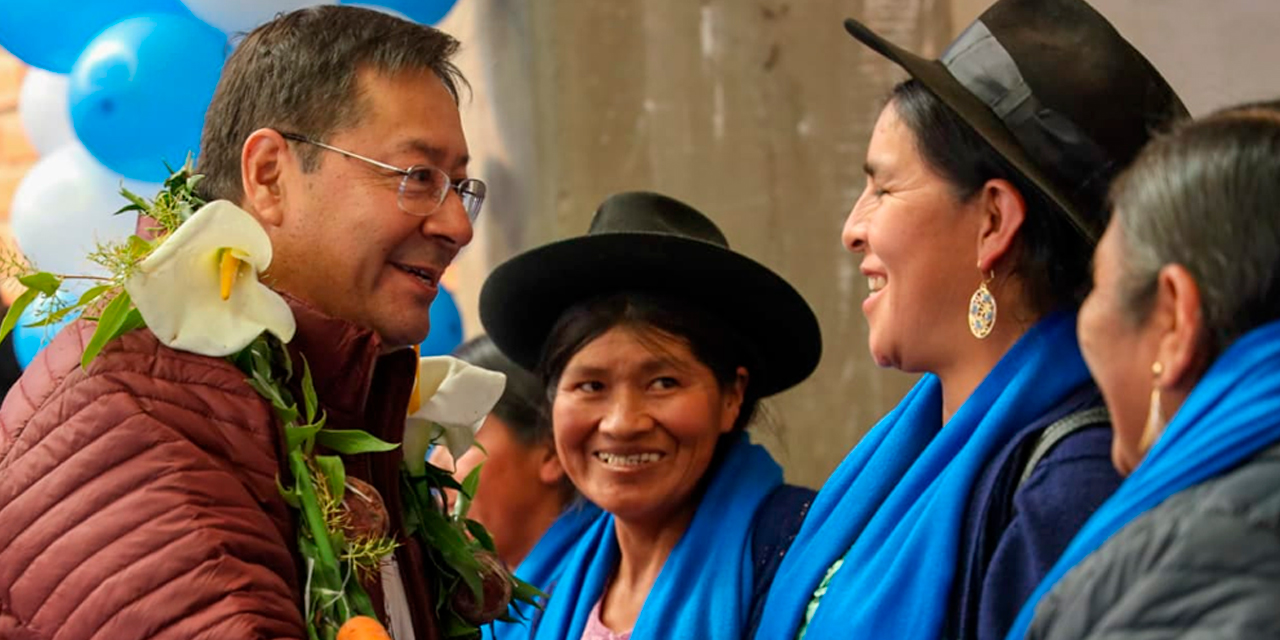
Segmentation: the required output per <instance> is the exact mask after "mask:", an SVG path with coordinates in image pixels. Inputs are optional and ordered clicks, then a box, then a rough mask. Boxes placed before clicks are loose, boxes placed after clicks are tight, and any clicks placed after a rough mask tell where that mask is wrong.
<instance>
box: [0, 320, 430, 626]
mask: <svg viewBox="0 0 1280 640" xmlns="http://www.w3.org/2000/svg"><path fill="white" fill-rule="evenodd" d="M291 305H292V306H293V307H294V315H295V316H296V317H297V319H298V333H297V336H296V337H295V338H294V341H293V342H292V343H291V348H293V349H294V350H295V351H296V352H301V353H302V354H305V355H306V357H307V360H308V362H309V363H310V365H311V370H312V372H313V375H314V376H315V381H316V388H317V391H318V393H319V397H320V399H321V403H322V406H323V408H324V409H325V410H326V412H327V413H328V418H329V419H328V425H329V426H331V427H334V428H338V429H353V428H358V429H365V430H367V431H369V432H371V433H373V434H375V435H378V436H380V437H382V438H384V439H387V440H391V441H399V440H400V439H401V435H402V432H403V428H404V407H405V406H406V404H407V402H408V395H409V392H410V389H411V387H412V384H413V368H414V364H415V360H414V357H413V354H412V352H411V351H408V350H400V351H398V352H393V353H391V354H388V355H385V356H380V355H379V351H380V344H379V342H378V339H377V337H376V336H375V335H373V334H372V333H371V332H369V331H366V330H362V329H360V328H358V327H355V326H353V325H350V324H348V323H344V322H340V321H336V320H333V319H330V318H326V317H324V316H322V315H320V314H319V313H317V312H315V311H313V310H311V309H308V308H307V307H305V306H303V305H301V304H298V303H296V302H295V301H291ZM92 330H93V327H92V325H88V324H76V325H73V326H72V327H70V328H68V329H66V330H64V331H63V332H62V333H61V334H60V335H59V336H58V337H57V338H56V339H55V340H54V341H53V344H51V345H50V346H49V347H48V348H47V349H45V350H44V351H43V352H42V353H41V355H40V356H39V357H38V358H37V359H36V361H35V362H33V363H32V365H31V366H30V368H29V369H28V370H27V372H26V373H25V374H24V375H23V377H22V379H21V380H20V381H19V382H18V384H17V385H16V386H15V387H14V388H13V390H12V391H11V392H10V393H9V395H8V397H6V398H5V401H4V405H3V408H0V638H4V639H6V640H10V639H12V640H25V639H32V640H34V639H41V640H44V639H55V638H58V639H61V638H67V639H79V638H111V639H119V640H128V639H133V638H174V639H181V640H189V639H192V638H217V639H227V638H236V639H240V638H246V639H249V638H305V637H306V634H305V632H304V630H303V626H302V616H301V612H300V603H301V589H300V584H301V582H302V579H301V576H300V574H299V569H298V565H299V563H298V559H297V557H296V555H295V553H294V540H295V536H294V522H293V517H292V515H291V513H290V511H289V510H288V508H287V507H286V505H285V504H284V502H283V500H282V499H281V498H280V496H279V493H278V491H277V488H276V475H277V471H278V466H279V465H278V460H279V442H278V436H277V425H276V422H275V419H274V417H273V415H272V413H271V410H270V406H269V405H268V404H267V403H266V402H265V401H264V400H262V399H261V398H260V397H259V396H258V395H257V393H256V392H254V391H253V390H252V389H250V388H249V386H248V385H247V384H246V383H245V381H244V375H243V374H242V373H241V372H240V371H239V370H237V369H236V368H235V367H234V366H232V365H231V364H230V363H228V362H227V361H225V360H223V359H220V358H207V357H203V356H197V355H194V354H190V353H183V352H178V351H174V350H172V349H169V348H167V347H164V346H163V345H161V344H159V343H158V342H157V341H156V339H155V336H154V335H152V333H151V332H150V331H147V330H140V331H134V332H132V333H130V334H128V335H125V336H123V337H122V338H120V339H119V340H117V341H114V342H113V343H112V344H110V345H108V346H107V348H106V349H105V350H104V351H103V352H102V354H101V355H99V357H98V358H97V359H96V360H94V362H93V363H91V364H90V366H89V368H88V370H87V371H86V370H83V369H81V367H80V365H79V360H80V354H81V353H82V350H83V345H84V343H85V342H87V341H88V339H89V337H90V336H91V335H92ZM298 397H301V396H298ZM399 455H400V454H399V452H398V451H394V452H391V453H388V454H378V455H363V456H351V457H350V458H349V459H348V460H347V473H348V475H351V476H354V477H359V478H361V479H364V480H366V481H368V482H370V483H371V484H372V485H373V486H374V487H375V488H376V489H378V491H379V492H381V494H382V496H383V498H384V500H385V501H386V503H387V505H388V506H392V505H398V504H399V491H398V489H399V485H398V466H399V465H398V462H399V461H398V456H399ZM388 511H389V512H390V513H391V519H392V526H393V530H394V531H400V521H399V509H398V508H390V509H388ZM396 553H397V561H398V564H399V566H400V567H404V568H406V570H405V571H403V572H402V574H403V579H404V582H405V588H406V591H407V592H408V598H409V602H410V608H411V610H412V611H411V613H412V616H413V622H414V627H415V631H416V636H417V638H418V640H429V639H431V638H435V637H436V635H437V633H436V629H435V624H434V619H433V616H432V613H431V612H432V611H433V607H432V606H431V602H430V597H429V594H428V593H427V585H426V582H425V575H424V574H423V573H422V570H421V569H420V568H421V567H422V566H423V563H422V557H421V553H420V550H419V549H418V547H417V546H416V545H414V544H412V542H411V541H410V544H406V545H403V546H402V547H401V548H400V549H399V550H397V552H396ZM410 567H417V568H419V569H418V570H409V569H408V568H410ZM380 591H381V590H380V585H375V587H374V589H373V590H372V593H371V595H372V596H373V597H374V600H375V604H377V605H378V606H379V610H382V608H381V601H382V597H381V596H382V594H381V592H380Z"/></svg>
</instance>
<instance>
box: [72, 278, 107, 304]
mask: <svg viewBox="0 0 1280 640" xmlns="http://www.w3.org/2000/svg"><path fill="white" fill-rule="evenodd" d="M110 290H111V285H109V284H100V285H98V286H96V287H90V288H89V290H88V291H85V292H84V293H82V294H80V299H79V300H77V301H76V304H75V306H77V307H80V306H84V305H86V304H89V303H90V302H93V301H94V300H97V299H98V296H101V295H102V294H104V293H106V292H108V291H110Z"/></svg>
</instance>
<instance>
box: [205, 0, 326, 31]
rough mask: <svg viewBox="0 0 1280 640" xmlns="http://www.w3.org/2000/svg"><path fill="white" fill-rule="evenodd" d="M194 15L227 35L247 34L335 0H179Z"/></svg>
mask: <svg viewBox="0 0 1280 640" xmlns="http://www.w3.org/2000/svg"><path fill="white" fill-rule="evenodd" d="M182 3H183V4H185V5H187V8H188V9H190V10H191V13H194V14H195V16H196V17H197V18H200V19H201V20H204V21H205V22H207V23H209V24H211V25H213V26H215V27H217V28H219V29H221V30H222V31H224V32H226V33H227V34H232V35H234V34H237V33H247V32H249V31H252V30H253V28H254V27H256V26H258V25H260V24H262V23H264V22H267V21H268V20H271V19H272V18H274V17H276V14H277V13H288V12H290V11H293V10H295V9H301V8H303V7H313V6H316V5H321V4H336V3H337V0H182Z"/></svg>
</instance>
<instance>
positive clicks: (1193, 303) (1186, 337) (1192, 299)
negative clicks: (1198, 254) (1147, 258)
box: [1153, 264, 1207, 391]
mask: <svg viewBox="0 0 1280 640" xmlns="http://www.w3.org/2000/svg"><path fill="white" fill-rule="evenodd" d="M1153 314H1158V317H1157V318H1156V320H1157V321H1158V322H1160V323H1161V324H1160V325H1159V331H1160V332H1161V335H1160V338H1159V346H1158V347H1157V350H1156V359H1157V362H1159V363H1160V364H1161V366H1162V369H1163V372H1162V373H1161V374H1160V375H1159V376H1157V378H1156V384H1157V385H1158V386H1160V387H1162V388H1166V389H1186V390H1188V391H1189V390H1190V389H1191V387H1193V386H1195V383H1196V381H1197V380H1199V378H1200V375H1201V374H1202V373H1203V372H1204V367H1205V365H1206V360H1207V354H1206V353H1205V351H1204V350H1205V333H1204V331H1205V328H1204V317H1203V316H1202V315H1201V313H1200V287H1199V286H1198V285H1197V284H1196V281H1195V278H1194V277H1192V275H1191V272H1189V271H1187V269H1186V268H1185V267H1183V266H1182V265H1178V264H1170V265H1165V267H1164V268H1162V269H1160V273H1159V275H1157V276H1156V293H1155V303H1154V309H1153Z"/></svg>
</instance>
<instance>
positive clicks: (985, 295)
mask: <svg viewBox="0 0 1280 640" xmlns="http://www.w3.org/2000/svg"><path fill="white" fill-rule="evenodd" d="M995 277H996V272H995V271H991V272H989V273H988V274H987V279H986V280H983V281H982V284H980V285H978V290H977V291H974V292H973V297H972V298H969V332H970V333H972V334H973V337H975V338H977V339H979V340H981V339H983V338H985V337H987V336H989V335H991V330H992V329H994V328H995V326H996V299H995V296H992V295H991V290H989V289H987V285H988V284H990V283H991V281H992V280H994V279H995Z"/></svg>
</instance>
